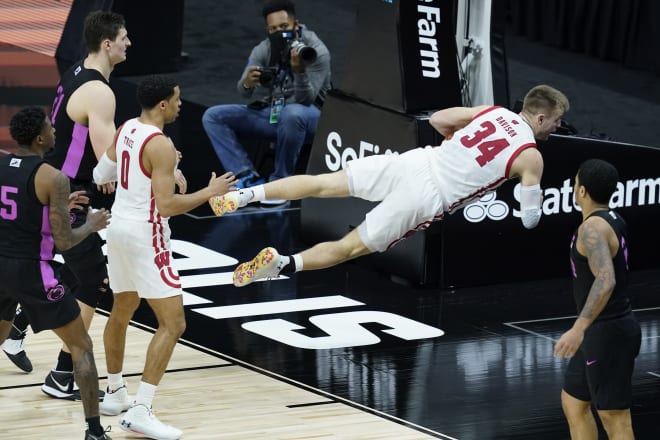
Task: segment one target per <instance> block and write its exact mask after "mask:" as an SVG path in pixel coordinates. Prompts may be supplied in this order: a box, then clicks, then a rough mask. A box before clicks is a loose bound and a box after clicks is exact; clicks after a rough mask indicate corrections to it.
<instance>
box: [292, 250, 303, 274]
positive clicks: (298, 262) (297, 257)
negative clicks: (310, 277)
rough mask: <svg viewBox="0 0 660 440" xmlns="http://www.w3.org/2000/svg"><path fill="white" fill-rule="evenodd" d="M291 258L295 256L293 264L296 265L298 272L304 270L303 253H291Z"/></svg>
mask: <svg viewBox="0 0 660 440" xmlns="http://www.w3.org/2000/svg"><path fill="white" fill-rule="evenodd" d="M291 258H293V265H294V266H296V272H300V271H301V270H303V259H302V255H300V254H293V255H291Z"/></svg>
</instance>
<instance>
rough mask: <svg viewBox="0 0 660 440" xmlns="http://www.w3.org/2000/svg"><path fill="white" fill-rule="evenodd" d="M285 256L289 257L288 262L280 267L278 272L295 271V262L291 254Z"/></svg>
mask: <svg viewBox="0 0 660 440" xmlns="http://www.w3.org/2000/svg"><path fill="white" fill-rule="evenodd" d="M287 258H289V262H288V263H287V265H286V266H284V267H283V268H282V270H281V271H280V273H285V274H287V273H295V271H296V262H295V261H293V255H289V256H288V257H287Z"/></svg>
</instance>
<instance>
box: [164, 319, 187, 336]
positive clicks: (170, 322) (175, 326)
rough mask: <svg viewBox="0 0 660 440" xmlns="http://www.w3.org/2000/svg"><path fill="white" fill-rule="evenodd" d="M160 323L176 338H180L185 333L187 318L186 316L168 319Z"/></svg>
mask: <svg viewBox="0 0 660 440" xmlns="http://www.w3.org/2000/svg"><path fill="white" fill-rule="evenodd" d="M158 325H159V327H160V328H161V329H163V331H165V332H167V334H169V335H170V336H171V337H172V338H174V339H179V338H180V337H181V335H183V332H185V331H186V319H185V318H184V316H181V317H177V318H173V319H167V320H165V321H164V322H160V323H159V324H158Z"/></svg>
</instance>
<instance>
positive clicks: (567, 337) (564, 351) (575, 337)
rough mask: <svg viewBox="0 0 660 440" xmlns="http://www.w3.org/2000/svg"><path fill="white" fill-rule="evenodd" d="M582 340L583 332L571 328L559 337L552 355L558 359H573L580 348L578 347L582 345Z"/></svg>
mask: <svg viewBox="0 0 660 440" xmlns="http://www.w3.org/2000/svg"><path fill="white" fill-rule="evenodd" d="M583 340H584V332H583V331H582V330H579V329H576V328H571V329H570V330H569V331H567V332H566V333H564V334H563V335H561V338H559V341H557V344H556V345H555V350H554V352H553V353H552V355H553V356H555V357H559V358H569V357H573V355H575V353H576V352H577V351H578V348H580V345H582V341H583Z"/></svg>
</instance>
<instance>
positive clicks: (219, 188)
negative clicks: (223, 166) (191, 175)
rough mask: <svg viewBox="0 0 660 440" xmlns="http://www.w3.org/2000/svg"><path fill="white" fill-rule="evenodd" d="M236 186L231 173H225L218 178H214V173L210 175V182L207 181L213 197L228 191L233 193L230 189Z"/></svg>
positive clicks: (233, 189)
mask: <svg viewBox="0 0 660 440" xmlns="http://www.w3.org/2000/svg"><path fill="white" fill-rule="evenodd" d="M234 185H236V176H234V174H233V173H232V172H231V171H228V172H226V173H225V174H223V175H222V176H220V177H216V175H215V172H212V173H211V180H209V189H210V190H211V192H212V193H213V196H221V195H223V194H226V193H228V192H229V191H235V188H232V187H233V186H234Z"/></svg>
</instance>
